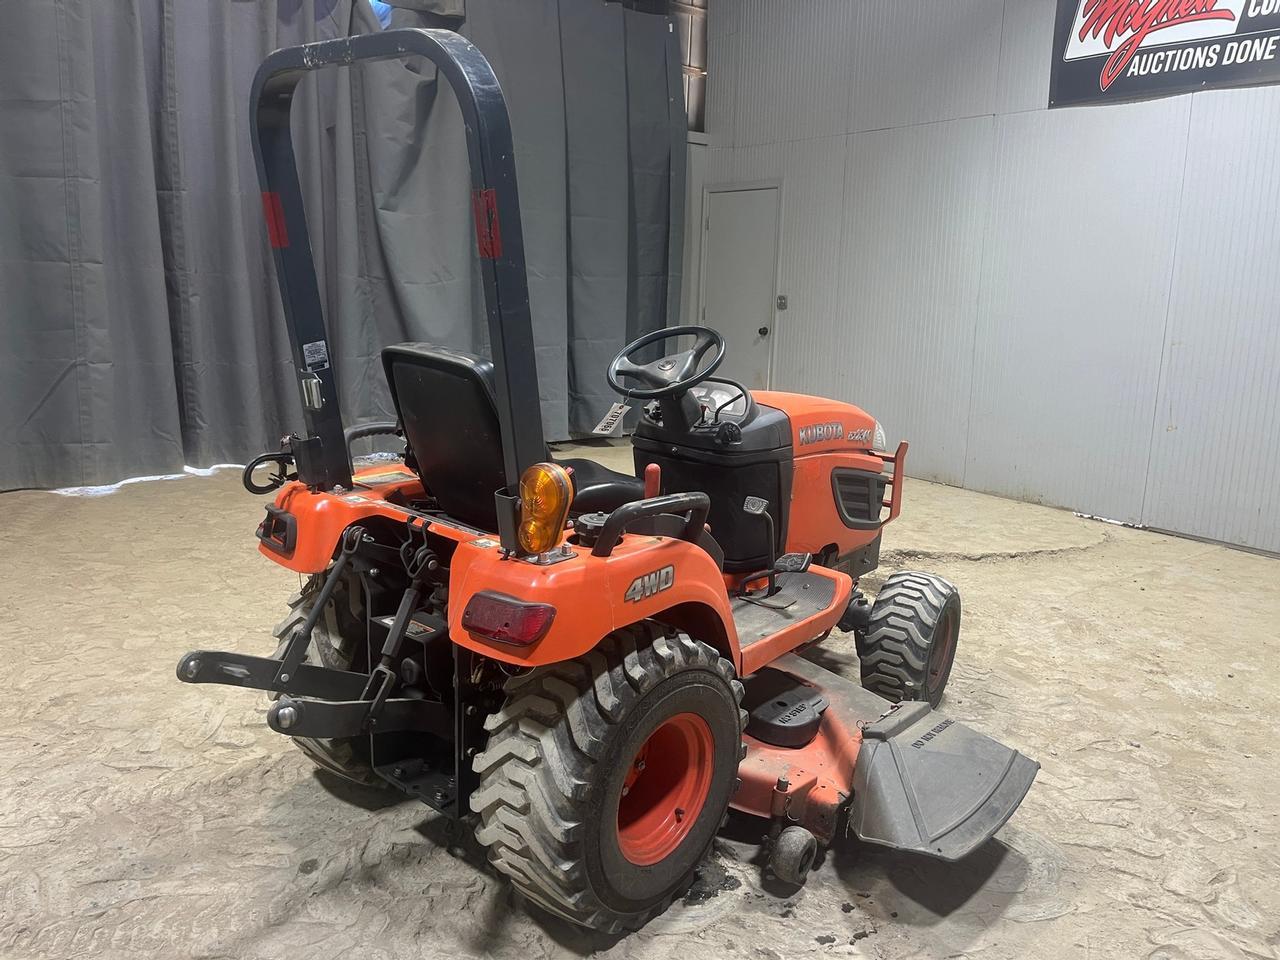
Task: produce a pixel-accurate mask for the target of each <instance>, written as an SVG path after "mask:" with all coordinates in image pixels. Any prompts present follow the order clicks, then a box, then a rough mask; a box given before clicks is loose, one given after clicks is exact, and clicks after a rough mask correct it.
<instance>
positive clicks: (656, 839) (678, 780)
mask: <svg viewBox="0 0 1280 960" xmlns="http://www.w3.org/2000/svg"><path fill="white" fill-rule="evenodd" d="M714 751H715V740H714V739H713V738H712V736H711V728H710V727H709V726H707V721H705V720H703V719H702V717H700V716H698V715H697V714H696V713H680V714H676V716H674V717H671V718H670V719H668V720H664V721H663V722H662V723H661V724H659V725H658V727H657V729H655V730H654V731H653V733H651V734H649V739H647V740H646V741H645V742H644V744H643V745H642V746H641V747H640V749H639V750H638V751H637V752H636V755H635V756H634V757H633V758H632V760H631V764H630V766H629V767H628V769H627V777H626V780H625V781H624V782H623V787H622V796H621V798H619V800H618V847H619V848H620V849H621V850H622V855H623V856H624V857H626V858H627V859H628V860H629V861H631V862H632V863H634V864H636V865H637V866H641V867H647V866H649V865H651V864H654V863H658V862H659V861H661V860H665V859H666V858H667V857H668V856H670V855H671V853H672V852H673V851H674V850H675V849H676V848H677V847H679V846H680V844H681V843H683V842H684V839H685V837H687V836H688V835H689V831H690V830H691V829H693V825H694V823H696V822H697V820H698V816H699V814H701V813H702V807H703V805H704V804H705V803H706V802H707V794H708V793H709V792H710V790H711V767H712V761H713V755H714Z"/></svg>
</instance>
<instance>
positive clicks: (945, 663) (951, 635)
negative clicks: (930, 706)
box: [924, 610, 960, 694]
mask: <svg viewBox="0 0 1280 960" xmlns="http://www.w3.org/2000/svg"><path fill="white" fill-rule="evenodd" d="M959 632H960V619H959V618H958V617H957V616H956V613H955V611H954V610H947V611H946V612H945V613H944V614H943V615H942V620H941V621H940V622H939V623H938V627H937V632H936V634H935V635H934V638H933V649H932V650H930V651H929V662H928V663H927V664H926V665H925V681H924V682H925V689H926V690H927V691H928V692H929V693H930V694H936V693H937V692H938V689H939V687H941V686H942V684H944V683H946V682H947V675H948V674H949V673H950V672H951V670H950V666H951V659H952V657H954V656H955V649H956V637H957V635H958V634H959Z"/></svg>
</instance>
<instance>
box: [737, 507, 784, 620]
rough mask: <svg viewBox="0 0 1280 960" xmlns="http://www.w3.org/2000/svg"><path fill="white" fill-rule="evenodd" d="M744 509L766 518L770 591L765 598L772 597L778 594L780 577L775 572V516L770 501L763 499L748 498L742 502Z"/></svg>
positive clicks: (754, 515) (755, 515)
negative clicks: (770, 511)
mask: <svg viewBox="0 0 1280 960" xmlns="http://www.w3.org/2000/svg"><path fill="white" fill-rule="evenodd" d="M742 509H743V510H744V511H745V512H746V513H749V514H751V515H752V516H753V517H764V519H765V529H766V531H767V532H768V535H769V590H768V592H767V593H766V594H765V596H766V597H772V596H773V595H774V594H775V593H777V592H778V575H777V573H776V572H775V570H774V564H775V555H774V551H775V550H776V549H777V547H776V545H775V541H774V532H773V516H772V515H771V514H770V513H769V501H768V500H765V499H764V498H763V497H747V499H746V500H744V501H743V502H742Z"/></svg>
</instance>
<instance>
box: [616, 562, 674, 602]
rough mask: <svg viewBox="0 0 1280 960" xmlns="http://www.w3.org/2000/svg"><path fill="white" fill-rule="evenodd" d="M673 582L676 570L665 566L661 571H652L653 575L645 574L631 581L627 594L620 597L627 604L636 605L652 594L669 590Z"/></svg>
mask: <svg viewBox="0 0 1280 960" xmlns="http://www.w3.org/2000/svg"><path fill="white" fill-rule="evenodd" d="M675 582H676V568H675V567H673V566H666V567H663V568H662V569H661V570H655V571H653V573H646V574H645V575H644V576H641V577H636V578H635V579H634V580H632V581H631V586H629V587H627V592H626V593H625V594H623V595H622V599H623V600H625V601H627V602H628V603H638V602H640V601H641V600H646V599H648V598H649V597H652V596H653V595H654V594H658V593H661V592H662V591H663V590H667V589H670V587H671V585H672V584H673V583H675Z"/></svg>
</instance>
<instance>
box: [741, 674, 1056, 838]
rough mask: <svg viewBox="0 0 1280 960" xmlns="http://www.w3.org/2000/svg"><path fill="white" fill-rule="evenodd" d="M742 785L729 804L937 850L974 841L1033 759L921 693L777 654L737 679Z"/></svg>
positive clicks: (818, 827)
mask: <svg viewBox="0 0 1280 960" xmlns="http://www.w3.org/2000/svg"><path fill="white" fill-rule="evenodd" d="M746 688H747V693H746V699H745V701H744V704H743V705H744V706H745V707H746V708H747V709H748V711H749V713H750V721H749V723H748V725H747V736H746V738H745V739H746V743H747V755H746V758H745V759H744V760H743V762H742V765H741V767H740V768H739V776H740V777H741V779H742V786H741V787H740V788H739V790H738V793H737V795H736V796H735V797H734V800H733V803H732V805H733V806H734V807H735V808H737V809H740V810H742V811H744V812H746V813H750V814H754V815H757V816H762V817H768V818H771V819H772V820H774V822H775V824H780V825H786V824H794V823H798V824H800V825H801V826H804V827H806V828H807V829H808V830H810V831H811V832H812V833H813V834H814V836H816V837H817V838H818V840H819V841H821V842H823V843H830V842H831V841H832V840H833V839H834V838H835V833H836V828H837V824H838V823H839V819H840V815H841V813H845V812H847V815H848V819H847V829H848V832H849V833H852V834H854V835H855V836H857V837H858V838H859V839H861V840H864V841H866V842H868V843H875V844H879V845H882V846H886V847H892V848H894V849H898V850H910V851H913V852H916V853H922V854H926V855H928V856H931V857H937V858H940V859H943V860H958V859H960V858H961V857H963V856H965V855H966V854H968V853H970V852H971V851H973V850H974V849H976V848H977V847H979V846H981V845H982V844H983V843H985V842H986V841H987V840H988V839H989V838H990V837H991V836H993V835H994V834H995V832H996V831H997V830H999V829H1000V827H1001V826H1003V825H1004V823H1005V821H1007V820H1008V819H1009V817H1010V816H1011V815H1012V814H1013V812H1014V810H1016V809H1017V807H1018V804H1019V803H1021V802H1022V798H1023V797H1024V796H1025V795H1026V793H1027V790H1028V789H1030V787H1031V782H1032V781H1033V780H1034V779H1035V775H1036V771H1037V770H1039V769H1040V765H1039V764H1038V763H1036V762H1035V761H1033V760H1030V759H1028V758H1027V757H1025V756H1023V755H1022V754H1021V753H1019V752H1018V751H1016V750H1014V749H1012V748H1010V747H1006V746H1005V745H1004V744H1001V743H998V742H997V741H995V740H993V739H991V738H990V737H987V736H983V735H982V734H980V733H978V732H976V731H974V730H972V729H970V728H969V727H967V726H965V725H964V724H962V723H959V722H958V721H956V720H953V719H951V718H950V717H948V716H946V715H945V714H943V713H941V712H939V711H936V710H932V709H931V708H930V707H929V705H928V704H927V703H920V702H904V703H899V704H891V703H889V702H888V701H887V700H884V699H883V698H881V697H878V696H876V695H875V694H873V693H869V692H868V691H866V690H864V689H862V687H860V686H859V685H858V684H857V683H855V682H853V681H850V680H846V679H845V678H844V677H842V676H840V675H839V674H836V673H833V672H832V671H830V670H827V669H824V668H823V667H821V666H818V665H817V664H816V663H812V662H810V661H809V660H806V659H804V658H803V657H800V656H797V655H795V654H789V655H787V656H784V657H781V658H779V659H777V660H775V661H774V662H773V664H772V665H771V666H770V667H769V668H767V669H764V670H761V671H759V672H757V673H756V674H755V675H753V676H752V677H751V678H749V679H748V680H747V681H746Z"/></svg>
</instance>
